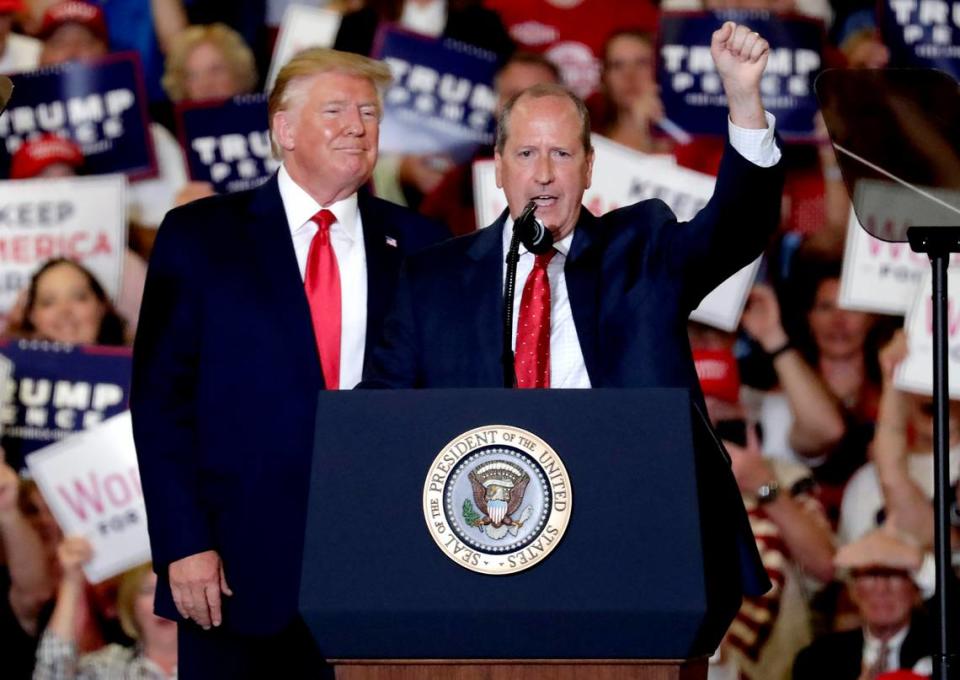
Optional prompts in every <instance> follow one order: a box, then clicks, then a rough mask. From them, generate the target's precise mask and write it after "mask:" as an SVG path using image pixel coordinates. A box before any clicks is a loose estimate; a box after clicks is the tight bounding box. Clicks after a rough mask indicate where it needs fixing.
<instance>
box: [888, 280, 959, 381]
mask: <svg viewBox="0 0 960 680" xmlns="http://www.w3.org/2000/svg"><path fill="white" fill-rule="evenodd" d="M958 274H960V272H954V273H953V276H948V277H947V371H948V372H949V374H950V398H951V399H960V276H958ZM904 328H905V329H906V332H907V357H906V358H905V359H904V360H903V361H901V362H900V365H899V366H897V371H896V373H895V374H894V377H893V384H894V385H895V386H896V387H897V388H898V389H901V390H905V391H907V392H916V393H918V394H927V395H932V394H933V278H932V274H931V273H930V272H929V271H928V272H927V275H926V276H924V278H923V281H922V282H921V284H920V286H919V287H918V288H917V292H916V295H915V296H914V299H913V303H912V304H911V305H910V311H909V312H908V313H907V319H906V322H905V324H904Z"/></svg>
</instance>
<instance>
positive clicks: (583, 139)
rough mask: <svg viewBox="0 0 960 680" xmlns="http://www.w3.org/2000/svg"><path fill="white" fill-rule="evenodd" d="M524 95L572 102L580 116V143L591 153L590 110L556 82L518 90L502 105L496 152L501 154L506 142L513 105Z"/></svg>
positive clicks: (586, 151) (588, 153) (567, 89)
mask: <svg viewBox="0 0 960 680" xmlns="http://www.w3.org/2000/svg"><path fill="white" fill-rule="evenodd" d="M524 97H530V98H531V99H542V98H543V97H566V98H567V99H569V100H570V101H571V102H573V105H574V106H575V107H576V109H577V115H578V116H579V117H580V143H581V144H583V151H584V153H586V154H587V155H588V156H589V155H590V154H591V153H593V144H592V143H591V142H590V112H589V111H588V110H587V105H586V104H584V103H583V100H582V99H580V97H578V96H577V95H575V94H574V93H573V92H572V91H570V89H569V88H567V87H564V86H563V85H558V84H556V83H540V84H539V85H534V86H533V87H528V88H527V89H526V90H524V91H523V92H518V93H517V94H515V95H513V96H512V97H510V99H508V100H507V103H506V104H504V106H503V111H501V112H500V117H499V118H498V119H497V143H496V149H497V153H499V154H502V153H503V148H504V147H505V146H506V144H507V134H508V132H509V128H510V114H511V113H512V112H513V107H514V106H515V105H516V103H517V102H518V101H520V100H521V99H523V98H524Z"/></svg>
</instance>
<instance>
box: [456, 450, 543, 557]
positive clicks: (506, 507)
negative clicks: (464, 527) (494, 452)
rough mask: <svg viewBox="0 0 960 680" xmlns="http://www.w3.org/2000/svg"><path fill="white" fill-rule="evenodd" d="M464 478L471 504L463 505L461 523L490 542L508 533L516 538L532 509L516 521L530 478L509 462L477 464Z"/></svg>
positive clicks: (520, 514) (527, 509)
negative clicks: (466, 482) (474, 504)
mask: <svg viewBox="0 0 960 680" xmlns="http://www.w3.org/2000/svg"><path fill="white" fill-rule="evenodd" d="M468 478H469V480H470V484H471V486H472V488H473V500H474V502H475V503H476V504H477V509H478V510H479V511H480V513H481V514H478V513H477V512H476V511H474V509H473V505H472V504H471V503H470V500H469V499H467V500H465V501H464V502H463V519H464V520H465V521H466V522H467V524H468V525H470V526H473V527H476V528H477V529H479V530H480V531H481V532H483V533H485V534H486V535H487V536H489V537H490V538H492V539H499V538H503V537H504V536H506V535H507V533H509V534H510V535H511V536H516V535H517V532H518V531H519V530H520V529H521V528H522V527H523V524H524V522H526V521H527V520H528V519H529V518H530V515H531V514H532V513H533V509H532V508H531V507H530V506H529V505H528V506H526V507H525V508H524V509H523V511H522V512H520V513H519V517H516V516H515V515H516V514H517V511H518V510H519V509H520V506H521V505H522V503H523V494H524V493H525V492H526V490H527V484H529V483H530V477H529V476H528V475H527V473H526V472H524V470H523V469H522V468H520V467H519V466H518V465H515V464H513V463H511V462H509V461H504V460H495V461H490V462H488V463H481V464H480V465H478V466H477V467H475V468H474V469H473V470H471V471H470V473H469V475H468Z"/></svg>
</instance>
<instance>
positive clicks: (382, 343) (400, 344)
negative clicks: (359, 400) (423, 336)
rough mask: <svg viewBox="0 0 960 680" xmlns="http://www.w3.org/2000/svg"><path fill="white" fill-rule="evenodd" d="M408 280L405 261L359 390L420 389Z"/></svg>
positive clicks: (417, 354)
mask: <svg viewBox="0 0 960 680" xmlns="http://www.w3.org/2000/svg"><path fill="white" fill-rule="evenodd" d="M414 259H415V258H414ZM411 278H412V273H411V259H408V260H406V262H405V263H404V264H403V265H402V266H401V268H400V276H399V279H398V281H397V292H396V294H395V295H394V298H393V306H392V307H391V309H390V311H389V312H388V313H387V316H386V319H384V322H383V332H382V333H381V335H380V340H379V342H378V343H377V344H376V346H375V347H374V350H373V354H372V355H371V357H370V361H369V362H368V364H367V368H366V370H365V371H364V374H363V382H361V383H360V385H359V386H360V388H362V389H366V388H390V389H401V388H411V387H420V386H421V382H422V381H421V379H420V371H419V360H418V357H419V351H420V349H419V342H418V333H417V323H416V319H415V318H414V313H415V312H414V305H413V292H412V288H413V282H412V280H411Z"/></svg>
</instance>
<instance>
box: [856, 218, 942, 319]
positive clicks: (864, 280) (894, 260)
mask: <svg viewBox="0 0 960 680" xmlns="http://www.w3.org/2000/svg"><path fill="white" fill-rule="evenodd" d="M956 258H957V256H956V255H955V256H954V259H953V262H952V264H953V265H954V266H955V265H956V264H957V259H956ZM929 271H930V260H929V259H928V258H927V256H926V255H923V254H922V253H915V252H913V250H911V248H910V244H909V243H902V242H892V241H881V240H880V239H878V238H875V237H873V236H871V235H870V234H869V233H867V232H866V231H865V230H864V228H863V227H862V226H861V225H860V221H859V220H858V219H857V216H856V214H855V213H854V212H853V209H851V210H850V220H849V221H848V223H847V241H846V246H845V248H844V252H843V272H842V274H841V276H840V306H841V307H843V308H844V309H855V310H858V311H862V312H874V313H877V314H892V315H894V316H901V315H903V314H906V313H907V310H909V309H910V305H911V304H912V303H913V301H914V298H915V297H916V296H917V291H918V290H919V288H920V284H921V283H922V282H923V277H924V276H926V275H927V273H929Z"/></svg>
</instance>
